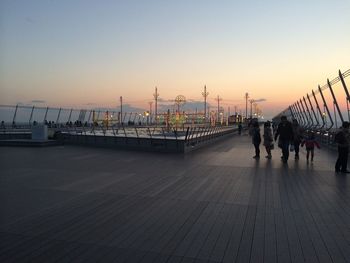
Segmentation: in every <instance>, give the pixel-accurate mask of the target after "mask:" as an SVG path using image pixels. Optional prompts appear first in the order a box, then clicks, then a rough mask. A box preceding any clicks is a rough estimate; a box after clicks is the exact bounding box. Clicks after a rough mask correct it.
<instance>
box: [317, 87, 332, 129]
mask: <svg viewBox="0 0 350 263" xmlns="http://www.w3.org/2000/svg"><path fill="white" fill-rule="evenodd" d="M318 91H319V92H320V95H321V98H322V101H323V105H324V107H325V108H326V111H327V114H328V116H329V120H330V121H331V126H330V127H328V129H327V130H330V129H331V128H332V127H333V125H334V122H333V119H332V116H331V113H330V111H329V109H328V106H327V103H326V100H325V99H324V96H323V92H322V90H321V87H320V85H318Z"/></svg>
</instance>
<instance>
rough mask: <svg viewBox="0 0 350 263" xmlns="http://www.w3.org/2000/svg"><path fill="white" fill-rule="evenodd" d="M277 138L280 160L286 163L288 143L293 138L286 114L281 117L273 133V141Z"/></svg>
mask: <svg viewBox="0 0 350 263" xmlns="http://www.w3.org/2000/svg"><path fill="white" fill-rule="evenodd" d="M278 137H279V139H278V147H280V148H281V149H282V161H283V162H284V163H286V162H287V161H288V157H289V144H290V142H291V141H292V140H293V127H292V124H291V123H290V122H289V121H288V120H287V117H286V116H282V117H281V122H280V123H279V124H278V127H277V131H276V134H275V141H276V140H277V138H278Z"/></svg>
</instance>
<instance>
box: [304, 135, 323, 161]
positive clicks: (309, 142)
mask: <svg viewBox="0 0 350 263" xmlns="http://www.w3.org/2000/svg"><path fill="white" fill-rule="evenodd" d="M304 145H305V148H306V161H307V162H309V157H310V153H311V162H313V161H314V150H315V146H316V147H317V148H318V149H320V145H319V143H318V142H317V141H316V139H315V134H314V133H313V132H310V133H309V134H308V135H307V136H306V138H305V139H304V140H303V142H302V143H301V147H303V146H304Z"/></svg>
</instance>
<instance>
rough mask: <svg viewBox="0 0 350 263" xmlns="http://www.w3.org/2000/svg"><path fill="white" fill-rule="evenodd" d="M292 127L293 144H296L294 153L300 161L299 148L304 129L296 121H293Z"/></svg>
mask: <svg viewBox="0 0 350 263" xmlns="http://www.w3.org/2000/svg"><path fill="white" fill-rule="evenodd" d="M292 127H293V142H292V143H293V144H294V151H295V160H298V159H299V146H300V143H301V141H302V138H303V136H302V134H303V132H302V129H301V127H300V125H299V123H298V121H297V120H296V119H293V121H292Z"/></svg>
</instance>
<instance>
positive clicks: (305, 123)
mask: <svg viewBox="0 0 350 263" xmlns="http://www.w3.org/2000/svg"><path fill="white" fill-rule="evenodd" d="M296 105H297V108H298V109H299V112H300V115H301V117H302V119H303V126H304V127H306V125H307V121H306V120H305V117H304V113H303V111H302V109H301V107H300V104H299V101H297V104H296Z"/></svg>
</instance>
